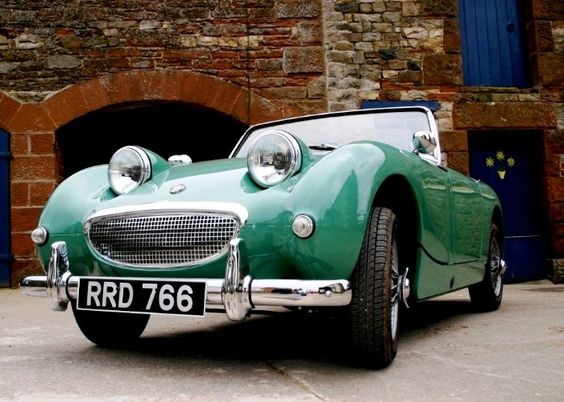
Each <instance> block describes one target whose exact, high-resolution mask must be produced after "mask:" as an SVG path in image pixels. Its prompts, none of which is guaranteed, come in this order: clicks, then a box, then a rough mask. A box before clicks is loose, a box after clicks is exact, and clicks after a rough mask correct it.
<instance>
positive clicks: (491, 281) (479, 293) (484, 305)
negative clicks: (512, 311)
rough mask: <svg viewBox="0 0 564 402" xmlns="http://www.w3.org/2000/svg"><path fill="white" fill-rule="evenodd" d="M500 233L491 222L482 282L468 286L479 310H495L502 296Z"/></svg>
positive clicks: (502, 265)
mask: <svg viewBox="0 0 564 402" xmlns="http://www.w3.org/2000/svg"><path fill="white" fill-rule="evenodd" d="M501 244H502V243H501V233H500V232H499V229H498V228H497V226H496V225H493V224H492V229H491V237H490V247H489V251H488V259H487V262H486V267H485V273H484V279H483V280H482V282H480V283H477V284H475V285H472V286H470V287H469V288H468V291H469V293H470V300H471V301H472V303H473V304H474V305H475V306H476V307H477V308H478V309H479V310H481V311H494V310H497V309H498V307H499V305H500V304H501V298H502V296H503V268H504V262H503V249H502V246H501Z"/></svg>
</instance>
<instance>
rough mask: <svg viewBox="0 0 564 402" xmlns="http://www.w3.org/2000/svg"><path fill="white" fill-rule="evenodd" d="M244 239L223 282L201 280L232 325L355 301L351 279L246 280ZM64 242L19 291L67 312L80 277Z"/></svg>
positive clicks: (234, 248) (232, 247)
mask: <svg viewBox="0 0 564 402" xmlns="http://www.w3.org/2000/svg"><path fill="white" fill-rule="evenodd" d="M242 250H244V247H242V240H241V239H234V240H232V241H231V242H230V244H229V257H228V259H227V265H226V269H225V278H224V279H198V280H202V281H205V282H206V283H207V296H206V305H207V306H219V307H221V306H223V308H224V309H225V313H226V315H227V317H228V318H229V319H230V320H234V321H240V320H243V319H244V318H246V317H247V316H248V315H249V314H250V313H251V311H252V310H253V309H254V308H256V307H272V306H281V307H335V306H346V305H348V304H349V303H350V302H351V287H350V283H349V281H347V280H344V279H341V280H294V279H254V278H253V277H252V276H250V275H245V274H244V272H243V271H244V270H245V268H246V267H247V263H246V258H245V255H244V253H242ZM70 269H71V267H70V261H69V258H68V254H67V245H66V243H65V242H56V243H53V244H52V245H51V258H50V260H49V266H48V270H47V276H28V277H25V278H23V279H22V281H21V282H20V286H21V288H22V290H23V292H24V294H27V295H29V296H47V299H48V302H49V306H50V307H51V309H53V310H56V311H65V310H66V309H67V305H68V303H69V301H71V300H76V298H77V294H78V283H79V279H80V277H78V276H73V275H72V273H71V271H70Z"/></svg>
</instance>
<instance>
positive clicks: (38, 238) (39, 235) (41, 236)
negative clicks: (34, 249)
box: [31, 226, 49, 246]
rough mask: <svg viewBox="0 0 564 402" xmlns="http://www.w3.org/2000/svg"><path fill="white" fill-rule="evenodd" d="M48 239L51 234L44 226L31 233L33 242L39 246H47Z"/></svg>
mask: <svg viewBox="0 0 564 402" xmlns="http://www.w3.org/2000/svg"><path fill="white" fill-rule="evenodd" d="M48 238H49V233H48V232H47V229H45V228H44V227H43V226H39V227H38V228H35V229H33V231H32V232H31V241H33V242H34V243H35V244H36V245H38V246H42V245H43V244H45V243H46V242H47V239H48Z"/></svg>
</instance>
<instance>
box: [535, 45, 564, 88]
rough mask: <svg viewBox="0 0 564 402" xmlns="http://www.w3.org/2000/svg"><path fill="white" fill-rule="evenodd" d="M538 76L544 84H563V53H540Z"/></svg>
mask: <svg viewBox="0 0 564 402" xmlns="http://www.w3.org/2000/svg"><path fill="white" fill-rule="evenodd" d="M539 78H540V80H541V82H542V83H543V84H544V85H546V86H559V87H561V86H564V53H545V54H541V56H540V57H539Z"/></svg>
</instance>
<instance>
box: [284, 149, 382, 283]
mask: <svg viewBox="0 0 564 402" xmlns="http://www.w3.org/2000/svg"><path fill="white" fill-rule="evenodd" d="M385 164H386V154H385V153H384V152H383V151H382V150H381V149H380V148H379V147H378V146H376V145H375V144H371V143H356V144H351V145H347V146H344V147H341V148H339V149H337V150H335V151H333V152H332V153H330V154H328V155H327V156H325V157H324V158H322V159H321V160H320V161H318V162H317V163H316V164H315V165H313V166H312V167H311V168H310V169H309V170H307V171H306V172H304V173H303V176H302V177H301V179H300V180H299V181H298V182H297V183H296V184H295V187H294V188H293V189H292V191H291V199H290V200H291V206H290V208H291V210H292V211H293V213H294V216H295V215H297V214H307V215H309V216H311V217H312V218H313V220H314V221H315V222H316V229H315V233H314V234H313V235H312V236H311V237H310V238H308V239H297V238H295V241H293V242H292V244H293V245H294V249H293V250H292V251H293V256H294V257H293V259H294V260H295V262H296V263H299V264H300V266H303V267H306V268H307V270H308V271H309V274H310V276H311V277H319V276H320V273H322V275H323V277H324V278H349V277H350V275H351V274H352V271H353V269H354V266H355V264H356V261H357V259H358V255H359V253H360V248H361V245H362V241H363V238H364V232H365V229H366V225H367V221H368V218H369V216H370V211H371V209H372V204H373V200H374V197H375V194H376V192H377V189H378V187H379V185H380V184H381V183H382V181H383V180H384V178H385V177H386V167H385Z"/></svg>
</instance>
